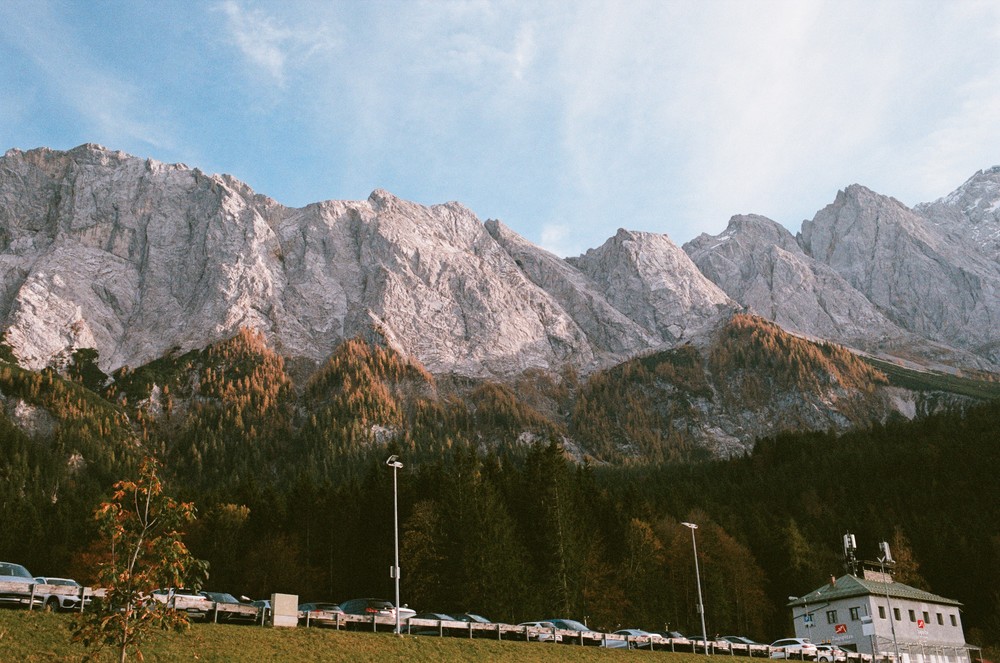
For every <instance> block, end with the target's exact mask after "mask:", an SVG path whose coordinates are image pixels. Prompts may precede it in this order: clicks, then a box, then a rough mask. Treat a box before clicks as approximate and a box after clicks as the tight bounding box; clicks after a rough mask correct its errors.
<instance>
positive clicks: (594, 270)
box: [0, 144, 1000, 452]
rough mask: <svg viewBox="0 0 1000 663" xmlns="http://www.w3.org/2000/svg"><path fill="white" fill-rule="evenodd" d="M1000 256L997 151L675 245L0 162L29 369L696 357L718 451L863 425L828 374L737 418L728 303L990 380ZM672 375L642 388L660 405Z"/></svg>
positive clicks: (26, 160) (142, 171)
mask: <svg viewBox="0 0 1000 663" xmlns="http://www.w3.org/2000/svg"><path fill="white" fill-rule="evenodd" d="M998 257H1000V167H994V168H992V169H989V170H985V171H980V172H978V173H976V174H975V175H973V176H972V177H971V178H970V179H969V180H968V181H966V182H965V183H964V184H963V185H961V186H960V187H959V188H958V189H956V190H955V191H954V192H953V193H951V194H949V195H948V196H945V197H943V198H941V199H939V200H937V201H934V202H931V203H926V204H921V205H916V206H914V207H912V208H910V207H907V206H905V205H904V204H902V203H900V202H899V201H897V200H895V199H893V198H890V197H887V196H883V195H880V194H878V193H875V192H873V191H871V190H869V189H867V188H865V187H863V186H860V185H852V186H849V187H847V188H846V189H844V190H843V191H840V192H839V193H838V194H837V196H836V199H835V200H834V201H833V202H832V203H831V204H830V205H828V206H826V207H825V208H823V209H822V210H820V211H819V212H817V213H816V215H815V216H814V217H813V219H812V220H811V221H805V222H804V223H803V225H802V228H801V231H800V232H799V233H797V234H796V235H792V234H791V232H789V231H788V230H787V229H786V228H784V227H783V226H781V225H780V224H778V223H776V222H774V221H772V220H770V219H767V218H765V217H762V216H754V215H747V216H734V217H733V218H732V219H731V220H730V222H729V225H728V227H727V228H726V230H725V231H724V232H722V233H721V234H719V235H716V236H710V235H701V236H700V237H697V238H696V239H694V240H692V241H690V242H688V243H687V244H685V245H684V246H683V247H679V246H678V245H677V244H675V243H674V242H673V241H671V240H670V239H669V238H668V237H667V236H666V235H662V234H655V233H648V232H634V231H629V230H625V229H621V230H619V231H618V232H617V233H616V234H615V236H614V237H611V238H610V239H608V240H607V241H606V242H605V243H604V244H603V245H602V246H600V247H597V248H595V249H591V250H589V251H587V252H586V253H585V254H583V255H581V256H578V257H573V258H566V259H563V258H560V257H558V256H556V255H554V254H552V253H549V252H547V251H545V250H543V249H541V248H539V247H537V246H534V245H533V244H531V243H530V242H528V241H527V240H525V239H524V238H522V237H520V236H519V235H517V234H516V233H515V232H513V231H512V230H511V229H510V228H508V227H506V226H505V225H504V224H503V223H501V222H500V221H497V220H487V221H485V222H482V221H480V220H479V219H478V218H477V217H476V216H475V215H474V214H473V213H472V212H471V211H470V210H468V209H466V208H465V207H463V206H462V205H461V204H459V203H454V202H450V203H445V204H441V205H433V206H423V205H418V204H415V203H412V202H408V201H405V200H402V199H399V198H397V197H395V196H393V195H392V194H390V193H389V192H386V191H383V190H376V191H374V192H373V193H372V194H371V195H370V196H369V197H368V199H367V200H364V201H325V202H319V203H315V204H311V205H308V206H306V207H303V208H290V207H286V206H283V205H281V204H279V203H277V202H276V201H274V200H272V199H270V198H268V197H266V196H264V195H260V194H258V193H255V192H254V191H253V190H252V189H251V188H250V187H249V186H247V185H246V184H244V183H242V182H240V181H239V180H236V179H234V178H232V177H230V176H228V175H208V174H205V173H203V172H201V171H200V170H198V169H197V168H193V169H192V168H189V167H187V166H185V165H183V164H172V165H168V164H163V163H159V162H156V161H154V160H151V159H141V158H138V157H134V156H130V155H127V154H124V153H122V152H116V151H112V150H108V149H106V148H104V147H101V146H98V145H92V144H88V145H82V146H80V147H77V148H75V149H72V150H69V151H56V150H50V149H46V148H40V149H34V150H30V151H20V150H10V151H8V152H7V153H6V154H5V155H4V156H3V157H2V159H0V275H2V281H0V326H2V329H3V330H4V342H5V343H6V345H7V346H8V347H9V348H10V350H11V351H12V353H13V356H14V357H16V359H17V361H18V363H19V364H21V365H22V366H23V367H26V368H29V369H32V370H40V369H42V368H45V367H47V366H56V367H60V366H62V367H64V366H65V365H66V363H67V362H68V361H69V360H70V357H71V356H72V354H73V353H74V352H75V351H77V350H79V349H82V348H93V349H94V350H96V351H97V355H96V357H97V359H96V361H97V364H98V366H99V367H100V368H101V369H102V370H103V371H104V372H107V373H111V372H113V371H116V370H119V369H121V368H122V367H126V366H129V367H133V368H134V367H137V366H142V365H145V364H148V363H149V362H152V361H154V360H157V359H159V358H161V357H164V356H166V355H171V354H177V353H182V352H188V351H191V350H196V349H200V348H205V347H207V346H210V345H212V344H213V343H218V342H220V341H223V340H225V339H228V338H232V337H233V336H235V335H236V334H237V333H239V332H240V330H241V329H251V330H254V331H257V332H260V334H262V336H263V338H264V339H265V340H266V342H267V344H268V345H269V346H270V347H271V348H273V349H274V351H275V352H277V353H278V354H279V355H281V356H283V357H285V358H288V359H290V360H295V361H296V362H299V363H302V364H305V365H313V366H318V365H319V364H320V363H321V362H322V361H324V360H325V359H326V358H327V357H329V356H330V355H331V354H333V352H334V351H335V350H336V349H337V348H338V347H339V346H340V345H341V344H343V343H344V342H345V341H347V340H349V339H355V338H361V339H365V340H367V341H369V342H372V343H379V344H385V345H386V346H388V347H390V348H392V349H393V350H394V351H395V352H398V353H399V354H400V355H403V356H405V357H410V358H413V359H414V360H415V361H417V362H419V363H420V364H421V365H422V366H423V367H424V368H426V369H427V371H428V372H429V373H430V374H432V375H436V376H455V377H460V378H468V379H478V380H498V381H511V380H514V379H516V378H517V376H520V375H524V374H526V373H530V372H542V373H548V374H551V375H558V374H560V372H561V371H564V370H566V369H571V370H573V371H576V372H578V373H579V374H580V375H583V376H593V375H602V374H606V373H607V372H608V371H613V370H614V369H615V368H616V367H619V366H622V365H624V364H626V363H628V362H631V361H637V360H642V358H644V357H655V356H668V357H670V361H669V362H668V363H671V365H673V364H676V360H677V358H678V357H681V356H683V353H684V352H695V353H697V357H698V359H697V361H700V362H701V366H702V369H701V370H702V372H703V374H704V375H705V376H707V378H706V380H705V385H704V390H703V392H698V390H695V392H697V393H701V394H702V395H701V396H699V397H697V398H694V399H693V400H690V399H689V402H690V403H694V405H693V407H694V410H696V411H698V412H700V414H699V415H698V416H696V417H694V419H691V418H690V417H689V418H688V419H686V420H685V421H686V423H685V427H686V428H687V429H688V430H689V431H694V432H693V433H691V434H692V435H693V436H694V437H695V438H696V439H698V440H702V441H704V442H705V443H706V444H708V445H709V446H712V444H715V445H721V447H720V448H724V449H725V450H728V451H727V452H731V451H732V450H734V449H735V448H739V447H741V446H745V445H746V444H747V443H748V442H749V441H751V440H752V439H753V436H755V435H758V434H761V433H770V432H774V431H775V430H776V428H775V425H774V422H773V419H775V418H777V419H779V420H780V419H781V414H782V412H787V411H789V408H790V409H792V410H794V409H795V408H799V409H800V410H802V409H803V407H805V409H807V410H810V411H811V410H812V409H815V410H816V412H819V413H820V414H819V415H818V416H816V417H813V419H815V421H812V422H811V423H809V425H811V426H820V427H822V426H823V425H835V427H844V426H847V425H850V424H852V423H855V424H856V423H859V421H858V417H857V416H854V415H848V414H845V413H844V412H842V411H841V410H840V409H838V408H840V407H841V406H842V405H843V403H844V402H845V401H850V400H851V399H850V398H846V397H845V395H844V393H842V392H843V388H844V385H843V384H837V382H838V380H837V378H836V374H839V373H838V371H839V370H840V369H835V370H832V372H828V375H829V376H833V377H832V378H831V380H832V382H831V381H830V380H828V381H827V382H828V383H829V384H828V387H827V388H818V387H817V388H814V390H813V391H814V393H813V394H812V395H811V396H810V397H808V398H807V397H803V395H802V394H801V393H799V396H798V397H797V398H793V396H791V395H790V394H785V396H783V398H791V399H792V400H795V404H794V406H791V405H790V406H789V407H787V408H786V407H783V406H782V405H781V403H775V402H771V403H769V404H768V406H767V407H765V408H764V409H763V410H759V411H758V415H757V416H756V418H754V417H751V419H753V420H754V421H756V422H757V423H756V424H755V423H754V421H750V420H748V419H747V417H746V412H745V410H746V407H745V406H742V405H740V403H739V398H738V397H737V395H736V394H735V392H733V393H731V394H729V396H727V395H726V392H727V390H728V389H729V387H727V386H725V385H727V384H730V383H731V381H732V380H733V379H742V378H738V377H737V378H734V375H735V374H734V373H733V371H734V370H736V368H738V367H737V366H736V364H728V365H726V366H722V365H720V364H719V363H718V362H716V363H715V364H712V361H713V359H712V358H713V357H715V358H718V357H719V356H720V355H719V352H718V349H719V348H720V347H721V346H720V343H723V341H724V339H726V338H728V337H731V336H732V334H733V333H734V332H733V329H734V320H737V321H739V320H745V316H746V314H752V315H756V316H760V318H763V319H766V320H770V321H773V322H774V323H776V324H777V325H778V326H779V327H780V328H781V330H784V331H783V332H781V333H782V334H785V333H787V334H790V335H791V337H792V338H794V337H799V338H800V339H801V340H802V341H803V342H812V343H818V344H823V343H828V342H832V343H836V344H839V345H843V346H846V347H847V348H850V349H852V350H854V351H856V352H857V353H859V354H860V355H863V356H865V357H871V358H877V359H880V360H882V361H883V362H888V365H903V366H906V367H909V368H911V369H919V370H922V371H935V372H938V373H944V374H950V375H958V374H967V375H968V374H971V375H977V376H987V377H988V376H989V375H990V374H992V373H994V372H997V371H998V370H1000V328H998V325H997V324H996V322H997V320H998V319H1000V261H998ZM745 327H746V323H745V322H737V324H736V325H735V328H737V329H741V328H745ZM757 328H758V329H761V328H763V327H761V326H760V325H758V326H757ZM727 334H728V335H729V336H727ZM767 334H769V335H771V336H775V333H773V332H772V331H768V332H767ZM790 343H792V341H788V340H783V341H781V344H783V345H782V347H784V348H785V349H786V350H787V349H789V348H792V347H793V346H792V345H790ZM795 347H798V346H795ZM685 348H687V349H688V350H685ZM663 353H666V355H664V354H663ZM837 361H840V362H841V363H842V362H844V361H850V360H848V359H838V360H837ZM803 365H807V364H803ZM809 366H812V365H811V364H809ZM743 368H744V369H753V368H754V367H753V366H749V367H743ZM796 370H801V369H796ZM810 370H812V368H810ZM823 370H827V369H823ZM668 382H669V381H668ZM821 382H822V381H821ZM875 382H877V383H878V384H877V385H876V386H875V387H872V388H875V389H879V390H881V392H880V394H881V395H880V396H878V400H879V402H880V403H881V405H880V406H879V407H878V408H875V409H874V410H872V412H871V413H869V414H868V415H866V416H865V417H862V419H864V420H865V422H869V421H871V420H873V419H874V420H880V419H884V418H885V417H887V416H890V415H891V413H892V412H894V411H895V412H899V413H902V414H904V415H907V416H912V415H913V414H914V412H916V411H918V410H921V409H924V408H926V407H927V402H928V401H927V399H926V398H924V397H917V396H914V394H913V393H912V390H910V391H906V390H902V391H901V390H900V389H899V387H898V386H897V387H891V385H887V384H886V382H887V381H886V380H884V379H883V380H881V381H880V380H875ZM795 384H796V385H798V387H796V388H797V389H798V388H799V387H801V384H799V382H796V383H795ZM803 384H804V383H803ZM831 385H832V386H831ZM675 386H676V385H673V384H667V385H666V386H664V385H663V384H657V385H656V387H655V390H656V391H657V393H659V394H660V398H661V400H662V399H666V400H668V401H669V400H670V399H671V398H674V396H672V395H671V394H674V392H675V391H676V390H675V389H674V387H675ZM857 388H858V389H861V391H864V390H865V389H867V388H868V387H863V386H858V387H857ZM890 388H892V389H895V390H896V391H892V392H889V391H886V390H887V389H890ZM817 389H818V391H817ZM824 389H825V390H824ZM838 390H839V392H838ZM800 391H801V390H800ZM904 391H905V392H906V393H903V392H904ZM695 392H692V393H695ZM837 393H840V395H839V396H838V395H837ZM647 396H648V393H647ZM699 398H700V399H701V400H700V401H699V400H698V399H699ZM935 398H936V397H935ZM657 402H661V401H657ZM935 402H943V401H941V400H940V399H937V400H936V401H935ZM698 403H701V406H699V405H698ZM786 405H787V404H786ZM720 407H722V410H723V411H720V410H719V408H720ZM734 408H735V409H734ZM741 408H742V409H741ZM823 408H827V409H828V410H829V411H828V412H826V413H825V414H824V413H823V412H821V410H823ZM851 409H852V410H853V411H857V410H858V407H857V403H855V404H854V405H852V406H851ZM803 411H804V410H803ZM807 418H808V417H807ZM682 419H684V418H683V417H681V418H678V417H677V416H676V413H675V415H673V419H672V420H673V421H675V423H676V421H679V420H682ZM764 419H769V420H772V421H768V422H765V421H764ZM793 419H796V420H799V419H800V418H799V417H793ZM777 429H780V426H778V428H777ZM623 444H627V442H624V443H623Z"/></svg>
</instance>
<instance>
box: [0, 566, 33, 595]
mask: <svg viewBox="0 0 1000 663" xmlns="http://www.w3.org/2000/svg"><path fill="white" fill-rule="evenodd" d="M34 584H35V576H33V575H31V573H30V572H28V569H26V568H24V567H23V566H21V565H20V564H14V563H13V562H0V605H15V606H16V605H23V606H27V605H28V604H30V603H31V586H32V585H34ZM35 603H36V604H38V605H41V604H42V601H41V599H39V598H38V597H37V596H36V597H35Z"/></svg>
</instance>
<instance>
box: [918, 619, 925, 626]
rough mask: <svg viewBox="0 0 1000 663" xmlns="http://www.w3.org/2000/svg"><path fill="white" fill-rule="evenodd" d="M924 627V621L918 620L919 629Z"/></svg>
mask: <svg viewBox="0 0 1000 663" xmlns="http://www.w3.org/2000/svg"><path fill="white" fill-rule="evenodd" d="M923 627H924V620H922V619H918V620H917V628H923Z"/></svg>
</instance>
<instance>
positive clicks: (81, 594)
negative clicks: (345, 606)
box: [0, 581, 894, 663]
mask: <svg viewBox="0 0 1000 663" xmlns="http://www.w3.org/2000/svg"><path fill="white" fill-rule="evenodd" d="M46 595H58V596H72V597H74V598H78V599H80V601H79V608H74V610H77V609H79V611H81V612H83V611H84V610H85V608H86V606H87V605H88V604H89V601H88V600H87V599H93V598H94V597H101V596H104V595H105V591H104V590H103V589H93V588H91V587H70V586H66V585H43V584H41V583H20V582H9V581H4V582H0V596H5V597H17V598H19V599H20V602H21V603H23V604H24V605H26V606H27V608H28V609H29V610H31V609H33V608H35V607H42V605H41V599H40V598H39V597H40V596H46ZM170 605H171V606H172V607H174V608H175V609H177V610H192V611H197V612H200V613H202V614H204V615H205V616H211V618H212V621H213V622H218V621H219V618H220V617H222V618H226V617H227V616H233V615H242V616H245V617H246V618H247V620H248V621H251V620H252V621H253V622H254V623H257V624H261V625H264V624H265V623H266V622H267V620H266V616H267V613H266V610H265V609H264V608H257V607H255V606H252V605H246V604H236V603H216V602H214V601H210V600H208V599H204V600H201V599H195V598H187V597H180V596H174V597H171V598H170ZM299 617H300V619H304V620H305V625H306V626H312V625H317V624H321V625H325V626H331V627H333V628H336V629H342V628H350V627H351V626H353V625H357V626H362V627H365V628H367V627H369V626H370V627H371V630H373V631H377V630H378V628H379V626H382V627H385V630H388V629H394V628H395V627H396V619H395V617H393V616H390V615H370V616H369V615H348V614H345V613H342V612H331V611H327V610H313V611H309V612H302V613H299ZM401 626H402V627H403V628H404V629H405V632H406V633H408V634H412V633H414V632H415V631H416V630H421V631H423V632H425V633H426V632H427V631H428V630H436V631H437V634H438V635H439V636H444V635H451V636H462V637H468V638H475V637H487V638H495V639H497V640H503V639H504V638H507V639H516V640H527V641H534V642H552V643H562V644H577V645H583V646H604V647H607V646H612V647H614V646H616V644H617V643H623V644H621V645H617V646H620V647H623V648H628V649H646V648H649V649H651V650H660V651H672V652H689V653H704V652H705V649H706V647H707V648H708V653H710V654H728V655H730V656H744V657H751V658H753V657H760V658H770V656H771V653H772V652H773V651H774V648H773V647H771V646H770V645H745V644H736V643H728V642H724V641H711V642H709V643H707V645H706V644H705V643H702V642H700V641H697V640H688V639H687V638H664V637H662V636H659V635H655V634H653V635H648V636H632V635H619V634H617V633H601V632H599V631H570V630H566V629H558V628H550V627H544V626H519V625H513V624H503V623H485V624H484V623H479V622H464V621H449V620H436V619H416V618H412V617H411V618H409V619H406V620H403V621H402V623H401ZM612 643H613V644H612ZM892 659H894V657H893V656H891V655H884V654H883V655H880V656H877V657H875V656H872V655H871V654H858V653H855V652H848V653H847V655H846V656H844V657H838V658H837V661H838V663H874V662H875V661H886V662H887V663H893V660H892ZM787 660H808V661H814V660H816V659H815V656H809V657H806V656H804V654H802V653H801V652H800V653H799V655H798V656H796V655H795V653H791V654H789V655H788V656H787Z"/></svg>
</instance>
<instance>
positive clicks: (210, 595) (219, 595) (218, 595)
mask: <svg viewBox="0 0 1000 663" xmlns="http://www.w3.org/2000/svg"><path fill="white" fill-rule="evenodd" d="M201 594H202V596H204V597H205V598H207V599H209V600H212V601H215V602H216V603H239V599H237V598H236V597H235V596H233V595H232V594H227V593H226V592H202V593H201Z"/></svg>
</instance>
